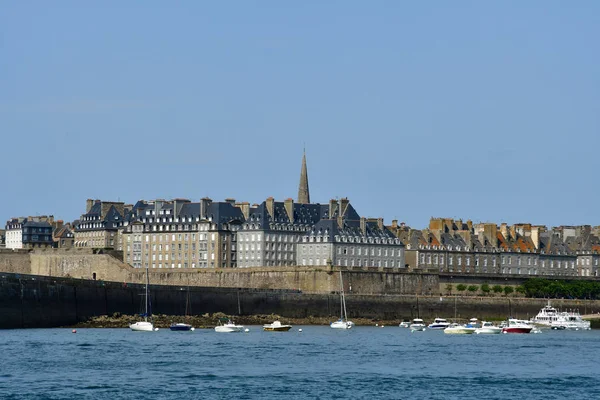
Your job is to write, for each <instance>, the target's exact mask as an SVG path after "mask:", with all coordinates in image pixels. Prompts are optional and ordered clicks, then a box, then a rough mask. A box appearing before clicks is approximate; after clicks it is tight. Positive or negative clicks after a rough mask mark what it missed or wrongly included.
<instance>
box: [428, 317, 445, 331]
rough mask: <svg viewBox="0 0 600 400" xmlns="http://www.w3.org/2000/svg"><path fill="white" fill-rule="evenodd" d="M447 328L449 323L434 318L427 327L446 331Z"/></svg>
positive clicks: (442, 319)
mask: <svg viewBox="0 0 600 400" xmlns="http://www.w3.org/2000/svg"><path fill="white" fill-rule="evenodd" d="M449 326H450V322H448V321H446V320H445V319H444V318H436V319H434V320H433V322H432V323H431V324H429V325H428V326H427V327H428V328H429V329H446V328H447V327H449Z"/></svg>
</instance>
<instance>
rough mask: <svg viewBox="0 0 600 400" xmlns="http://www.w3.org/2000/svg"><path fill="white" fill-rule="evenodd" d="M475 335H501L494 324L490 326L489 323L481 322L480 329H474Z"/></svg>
mask: <svg viewBox="0 0 600 400" xmlns="http://www.w3.org/2000/svg"><path fill="white" fill-rule="evenodd" d="M475 333H476V334H478V335H480V334H492V335H495V334H498V333H502V328H500V327H498V326H495V325H494V324H492V323H491V322H489V321H481V327H480V328H476V329H475Z"/></svg>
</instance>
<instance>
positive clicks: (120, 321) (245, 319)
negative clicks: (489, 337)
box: [69, 313, 401, 329]
mask: <svg viewBox="0 0 600 400" xmlns="http://www.w3.org/2000/svg"><path fill="white" fill-rule="evenodd" d="M152 318H153V321H154V325H155V326H156V327H158V328H168V327H169V326H170V325H171V324H172V323H174V322H185V323H188V324H191V325H192V326H194V327H195V328H197V329H212V328H214V327H215V326H216V325H218V324H219V320H222V319H231V320H233V321H234V322H235V323H236V324H240V325H264V324H270V323H272V322H273V321H281V323H282V324H290V325H324V326H327V325H329V324H330V323H331V322H333V321H334V320H335V319H334V318H327V317H308V318H286V317H281V316H279V315H275V314H271V315H239V316H237V315H226V314H223V313H215V314H204V315H192V316H188V317H185V316H174V315H161V314H157V315H153V316H152ZM139 320H140V317H139V316H137V315H122V314H119V313H115V314H113V315H110V316H109V315H102V316H98V317H93V318H90V319H89V320H87V321H84V322H80V323H78V324H76V325H73V326H69V328H127V327H129V324H132V323H134V322H136V321H139ZM352 321H353V322H354V323H355V324H356V325H360V326H374V325H376V324H377V325H380V326H381V325H395V326H398V324H399V323H400V322H401V321H400V320H389V321H384V320H372V319H368V318H352Z"/></svg>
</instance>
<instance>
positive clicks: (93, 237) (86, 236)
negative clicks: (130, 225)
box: [74, 199, 128, 249]
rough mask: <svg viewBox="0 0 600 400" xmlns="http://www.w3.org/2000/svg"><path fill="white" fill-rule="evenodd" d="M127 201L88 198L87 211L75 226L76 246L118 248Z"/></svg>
mask: <svg viewBox="0 0 600 400" xmlns="http://www.w3.org/2000/svg"><path fill="white" fill-rule="evenodd" d="M127 211H128V210H126V209H125V203H122V202H114V201H102V200H92V199H87V201H86V212H85V214H82V215H81V218H80V219H79V221H78V223H77V225H76V226H75V232H74V234H75V241H74V245H75V247H89V248H97V249H118V244H119V242H120V240H121V239H120V238H119V237H118V236H119V234H120V228H121V227H122V226H123V223H124V215H125V213H126V212H127Z"/></svg>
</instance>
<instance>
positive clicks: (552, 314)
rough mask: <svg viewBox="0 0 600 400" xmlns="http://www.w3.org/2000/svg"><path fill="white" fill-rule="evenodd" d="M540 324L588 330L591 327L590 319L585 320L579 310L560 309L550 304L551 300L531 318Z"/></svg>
mask: <svg viewBox="0 0 600 400" xmlns="http://www.w3.org/2000/svg"><path fill="white" fill-rule="evenodd" d="M531 321H532V322H534V323H535V324H538V325H543V326H548V327H550V328H552V329H570V330H588V329H591V324H590V321H584V320H583V319H582V318H581V315H580V314H579V313H578V312H577V311H558V310H557V309H556V308H554V307H552V306H551V305H550V301H548V304H546V305H545V306H544V307H543V308H542V309H541V310H540V312H539V313H538V314H537V315H536V316H535V317H534V318H532V319H531Z"/></svg>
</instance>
